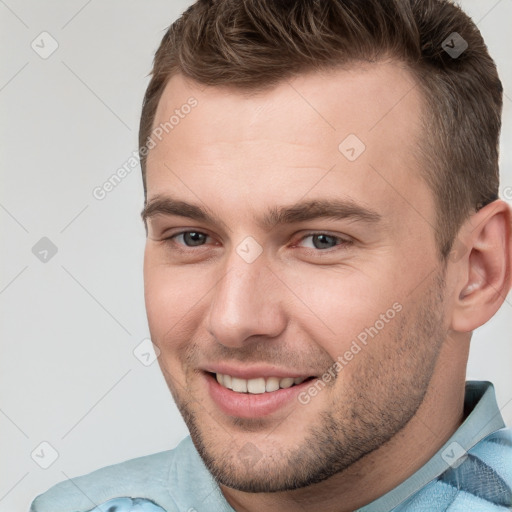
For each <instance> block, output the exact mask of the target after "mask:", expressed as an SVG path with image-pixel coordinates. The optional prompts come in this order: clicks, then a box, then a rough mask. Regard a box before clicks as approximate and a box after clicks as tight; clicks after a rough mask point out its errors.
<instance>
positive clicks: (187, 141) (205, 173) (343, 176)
mask: <svg viewBox="0 0 512 512" xmlns="http://www.w3.org/2000/svg"><path fill="white" fill-rule="evenodd" d="M187 104H194V106H193V107H192V108H189V107H188V106H187V107H184V106H185V105H187ZM422 107H423V105H422V96H421V94H420V91H419V89H418V87H417V84H416V82H415V80H414V79H413V77H412V75H411V73H410V72H409V71H408V70H407V69H406V67H405V65H403V64H401V63H396V62H381V63H371V64H370V63H366V64H358V65H354V66H351V67H349V68H346V69H341V68H340V69H332V70H328V71H322V72H312V73H308V74H304V75H300V76H297V77H294V78H291V79H289V80H284V81H283V82H282V83H280V84H278V85H276V86H275V87H272V88H270V89H268V90H265V91H263V92H258V93H245V92H242V91H240V90H236V89H234V88H230V87H226V86H223V87H215V86H214V87H209V86H203V85H199V84H197V83H194V82H191V81H188V80H186V79H185V78H184V77H183V76H182V75H175V76H174V77H172V78H171V80H170V81H169V83H168V84H167V86H166V88H165V90H164V93H163V95H162V98H161V100H160V103H159V105H158V109H157V112H156V116H155V121H154V125H153V133H154V132H155V130H158V128H159V127H164V128H165V127H166V126H167V129H163V130H160V131H161V134H160V138H161V140H157V139H156V138H154V142H155V143H156V145H155V147H154V148H153V149H152V150H151V151H150V152H149V155H148V160H147V189H148V199H151V197H154V196H157V195H159V196H160V195H165V193H166V192H167V193H170V194H172V195H174V196H175V195H176V194H175V192H176V189H179V190H180V191H181V192H182V193H183V195H185V196H187V197H188V198H192V197H193V196H192V195H191V189H194V190H196V191H197V193H198V194H201V190H202V191H203V193H204V196H203V198H202V199H206V198H208V197H212V194H214V195H215V193H216V192H217V195H218V191H219V190H223V199H225V202H226V205H227V204H228V203H229V202H230V197H229V191H230V190H231V191H232V192H236V200H237V201H240V200H241V199H246V200H247V201H249V202H250V201H252V202H253V203H254V201H257V202H262V203H266V205H267V206H269V205H272V204H273V203H274V204H275V203H276V202H278V201H280V202H283V200H286V201H288V202H294V201H297V200H298V199H299V198H300V197H302V196H304V195H305V194H311V193H315V192H317V193H319V194H321V193H326V192H331V193H332V192H333V191H338V192H339V194H341V195H345V196H348V197H350V198H352V199H358V200H359V201H360V202H363V203H366V204H368V203H369V202H370V203H375V204H377V205H379V206H380V208H381V212H382V213H384V214H386V212H388V213H391V212H392V211H394V212H395V215H397V214H398V210H399V208H398V206H402V207H403V208H410V204H408V203H409V201H408V200H407V199H406V198H407V197H409V198H411V196H412V195H414V201H415V203H417V207H418V208H419V209H420V210H424V211H423V212H422V213H423V214H424V215H430V214H431V212H429V209H431V208H432V201H431V199H432V198H431V197H430V192H429V191H428V190H427V187H426V186H425V184H424V182H423V180H422V179H421V176H420V173H419V163H418V160H417V149H416V145H417V143H418V141H419V140H420V138H421V136H422V131H421V125H420V118H421V112H422ZM170 120H171V122H169V121H170ZM315 183H316V184H315ZM233 204H234V203H233Z"/></svg>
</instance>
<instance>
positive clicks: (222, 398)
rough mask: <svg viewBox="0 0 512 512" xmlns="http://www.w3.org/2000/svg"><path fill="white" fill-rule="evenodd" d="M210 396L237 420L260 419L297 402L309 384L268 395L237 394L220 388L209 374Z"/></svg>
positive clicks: (297, 385) (222, 409) (301, 384)
mask: <svg viewBox="0 0 512 512" xmlns="http://www.w3.org/2000/svg"><path fill="white" fill-rule="evenodd" d="M205 378H206V381H207V385H208V391H209V392H210V396H211V397H212V400H213V401H214V402H215V404H216V405H217V406H218V407H219V409H220V410H221V411H222V412H224V413H225V414H227V415H229V416H235V417H237V418H260V417H262V416H268V415H269V414H272V413H274V412H276V411H278V410H280V409H282V408H283V407H285V406H287V405H289V404H291V403H293V402H294V401H295V402H298V398H297V396H298V395H299V393H300V392H301V391H302V390H304V389H305V388H306V387H308V386H309V385H310V384H311V381H310V379H308V380H306V381H304V382H302V383H300V384H296V385H295V386H292V387H290V388H286V389H278V390H277V391H272V392H270V393H259V394H252V393H237V392H236V391H233V390H231V389H227V388H225V387H224V386H221V385H220V384H219V383H218V382H217V380H216V378H215V377H213V376H212V375H211V374H208V373H207V374H205Z"/></svg>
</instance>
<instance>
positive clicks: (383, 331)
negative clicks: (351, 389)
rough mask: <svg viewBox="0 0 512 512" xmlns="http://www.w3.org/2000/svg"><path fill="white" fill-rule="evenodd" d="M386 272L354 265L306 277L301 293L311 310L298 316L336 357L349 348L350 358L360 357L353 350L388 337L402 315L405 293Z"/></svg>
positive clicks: (308, 330) (330, 353)
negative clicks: (368, 271)
mask: <svg viewBox="0 0 512 512" xmlns="http://www.w3.org/2000/svg"><path fill="white" fill-rule="evenodd" d="M383 275H384V272H379V273H377V274H376V275H373V274H365V273H362V272H361V271H358V270H354V269H350V270H347V271H343V272H339V273H338V272H334V271H330V272H324V273H315V275H314V276H311V278H310V277H308V278H306V279H303V280H302V284H301V285H300V288H299V290H300V291H298V292H297V295H298V296H299V297H301V298H303V301H304V303H305V305H306V306H307V308H308V310H309V311H308V314H307V315H301V316H300V317H299V316H296V317H295V320H296V321H299V322H301V326H302V329H304V330H305V331H307V332H308V335H309V337H310V338H311V339H312V340H315V341H316V342H317V343H319V344H321V345H323V348H324V350H326V352H328V354H329V355H330V356H331V358H332V359H333V360H337V358H338V357H340V356H341V357H343V356H344V354H345V353H346V352H347V351H349V352H350V351H351V352H352V355H351V354H347V357H348V358H349V359H350V360H352V359H356V357H355V356H354V355H353V354H354V353H359V352H361V351H362V350H364V349H367V348H368V347H369V346H370V341H373V340H376V339H380V340H384V339H386V338H387V337H388V336H389V335H390V333H391V331H392V329H391V327H392V324H394V323H396V320H397V319H398V318H399V317H400V315H401V310H402V301H401V300H400V297H401V296H402V294H401V293H400V290H398V288H397V286H396V285H394V286H392V285H390V284H386V282H385V281H384V279H383ZM299 318H301V319H300V320H299ZM358 345H359V346H360V347H361V350H359V349H358Z"/></svg>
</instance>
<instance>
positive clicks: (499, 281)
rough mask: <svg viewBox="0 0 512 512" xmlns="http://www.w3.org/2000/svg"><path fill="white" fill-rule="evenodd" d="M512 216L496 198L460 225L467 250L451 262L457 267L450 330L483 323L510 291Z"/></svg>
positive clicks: (505, 204) (466, 329) (503, 203)
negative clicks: (458, 272)
mask: <svg viewBox="0 0 512 512" xmlns="http://www.w3.org/2000/svg"><path fill="white" fill-rule="evenodd" d="M511 217H512V216H511V210H510V207H509V206H508V205H507V203H505V202H504V201H501V200H497V201H494V202H493V203H490V204H488V205H487V206H485V207H484V208H482V209H481V210H479V211H478V212H477V213H475V214H473V215H472V216H471V218H470V219H469V220H468V221H467V222H466V223H465V225H464V226H463V228H462V229H461V232H460V233H461V234H460V236H461V237H463V238H464V240H463V243H464V245H465V246H466V247H468V251H467V252H466V254H465V255H464V257H463V258H461V259H460V260H459V261H457V262H455V263H453V265H456V266H459V267H460V279H459V284H458V286H459V287H460V291H459V292H458V294H457V299H456V301H455V304H454V306H455V307H454V309H453V316H452V329H453V330H455V331H459V332H470V331H473V330H474V329H476V328H477V327H479V326H480V325H482V324H484V323H486V322H487V321H488V320H489V319H490V318H492V316H494V314H495V313H496V312H497V311H498V309H499V308H500V306H501V305H502V304H503V302H504V300H505V298H506V296H507V294H508V292H509V291H510V287H511V267H512V249H511V246H512V240H511V237H512V230H511Z"/></svg>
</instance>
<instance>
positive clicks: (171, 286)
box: [144, 255, 209, 351]
mask: <svg viewBox="0 0 512 512" xmlns="http://www.w3.org/2000/svg"><path fill="white" fill-rule="evenodd" d="M193 273H194V272H193V270H192V269H191V270H190V271H187V270H185V269H180V270H179V271H177V270H176V269H175V268H172V267H170V266H168V265H165V264H159V263H153V262H152V261H151V258H150V257H149V256H147V255H146V257H145V262H144V297H145V303H146V312H147V317H148V323H149V329H150V332H151V337H152V340H153V342H154V343H155V344H156V345H157V346H158V347H159V348H160V350H162V351H164V350H166V349H168V347H169V346H170V345H172V347H173V348H174V349H175V348H178V347H179V346H180V345H183V344H185V343H186V342H187V341H189V340H190V338H191V335H192V329H195V328H196V327H197V325H199V322H198V321H197V320H198V316H200V315H202V313H203V312H202V309H203V305H204V303H205V300H206V299H207V297H206V296H207V293H208V289H209V287H208V286H207V283H206V282H204V281H202V280H199V279H197V273H196V277H195V279H194V276H193Z"/></svg>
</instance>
